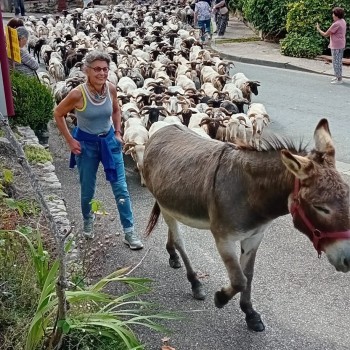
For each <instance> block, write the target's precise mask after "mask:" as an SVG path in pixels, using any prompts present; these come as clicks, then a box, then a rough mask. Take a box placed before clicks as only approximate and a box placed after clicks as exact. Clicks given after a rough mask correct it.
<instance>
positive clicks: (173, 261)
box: [166, 228, 181, 269]
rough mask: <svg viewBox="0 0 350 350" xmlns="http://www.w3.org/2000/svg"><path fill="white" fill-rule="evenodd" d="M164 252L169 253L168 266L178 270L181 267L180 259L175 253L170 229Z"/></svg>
mask: <svg viewBox="0 0 350 350" xmlns="http://www.w3.org/2000/svg"><path fill="white" fill-rule="evenodd" d="M180 239H181V238H180ZM166 250H167V251H168V253H169V256H170V257H169V265H170V267H172V268H173V269H178V268H180V267H181V262H180V257H179V255H178V254H177V253H176V249H175V242H174V235H173V233H172V232H171V231H170V228H169V229H168V241H167V243H166Z"/></svg>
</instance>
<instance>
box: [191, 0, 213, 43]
mask: <svg viewBox="0 0 350 350" xmlns="http://www.w3.org/2000/svg"><path fill="white" fill-rule="evenodd" d="M210 17H211V8H210V6H209V4H208V2H207V1H205V0H199V1H198V2H196V5H195V8H194V20H193V22H194V26H195V27H196V26H197V25H198V27H199V28H200V29H201V34H202V35H201V41H202V43H207V40H206V37H208V36H210Z"/></svg>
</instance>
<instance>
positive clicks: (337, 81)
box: [331, 79, 343, 85]
mask: <svg viewBox="0 0 350 350" xmlns="http://www.w3.org/2000/svg"><path fill="white" fill-rule="evenodd" d="M331 84H334V85H341V84H343V80H338V79H337V80H333V81H331Z"/></svg>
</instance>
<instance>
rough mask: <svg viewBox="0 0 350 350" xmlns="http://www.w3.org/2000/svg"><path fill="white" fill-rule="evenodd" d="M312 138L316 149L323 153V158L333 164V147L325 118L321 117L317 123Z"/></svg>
mask: <svg viewBox="0 0 350 350" xmlns="http://www.w3.org/2000/svg"><path fill="white" fill-rule="evenodd" d="M314 140H315V149H316V151H318V152H320V153H323V154H324V155H325V157H324V158H325V160H327V161H328V162H329V163H331V164H332V165H335V148H334V144H333V140H332V137H331V132H330V131H329V125H328V121H327V119H321V120H320V122H319V123H318V125H317V127H316V129H315V133H314Z"/></svg>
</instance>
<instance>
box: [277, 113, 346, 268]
mask: <svg viewBox="0 0 350 350" xmlns="http://www.w3.org/2000/svg"><path fill="white" fill-rule="evenodd" d="M314 139H315V149H314V150H312V151H311V152H310V154H308V155H307V156H305V157H304V156H299V155H293V154H291V153H290V152H289V151H286V150H283V151H282V161H283V163H284V164H285V166H286V167H287V169H288V170H289V171H290V172H291V173H293V174H294V175H295V178H296V180H295V188H294V193H292V194H291V195H290V196H289V200H288V207H289V211H290V212H291V214H292V215H293V221H294V226H295V227H296V228H297V229H298V230H300V231H301V232H303V233H305V234H306V235H307V236H308V237H309V238H310V239H311V241H312V242H313V244H314V246H315V249H316V250H317V251H318V252H319V254H321V251H324V252H325V253H326V255H327V258H328V260H329V262H330V263H331V264H332V265H334V266H335V268H336V269H337V270H338V271H342V272H348V271H349V270H350V230H349V227H350V213H349V186H348V185H347V184H346V183H345V182H344V181H343V179H342V178H341V176H340V174H339V173H338V171H337V170H336V169H335V156H334V155H335V150H334V145H333V141H332V138H331V135H330V132H329V127H328V122H327V120H326V119H322V120H321V121H320V122H319V124H318V126H317V127H316V130H315V134H314Z"/></svg>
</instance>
